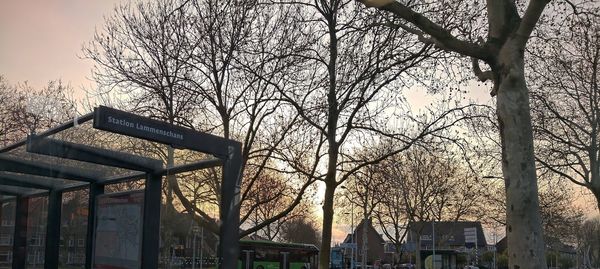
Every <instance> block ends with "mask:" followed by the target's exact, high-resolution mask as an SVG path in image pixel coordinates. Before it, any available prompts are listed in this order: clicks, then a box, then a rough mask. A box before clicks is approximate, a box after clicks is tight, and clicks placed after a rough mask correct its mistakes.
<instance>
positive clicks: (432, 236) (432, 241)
mask: <svg viewBox="0 0 600 269" xmlns="http://www.w3.org/2000/svg"><path fill="white" fill-rule="evenodd" d="M431 249H432V252H433V256H431V268H432V269H436V267H435V219H433V220H432V221H431Z"/></svg>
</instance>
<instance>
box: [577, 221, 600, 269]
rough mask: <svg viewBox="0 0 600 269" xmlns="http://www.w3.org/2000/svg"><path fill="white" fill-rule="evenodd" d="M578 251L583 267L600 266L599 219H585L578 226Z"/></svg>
mask: <svg viewBox="0 0 600 269" xmlns="http://www.w3.org/2000/svg"><path fill="white" fill-rule="evenodd" d="M578 239H579V243H578V252H579V253H580V255H581V256H582V258H583V260H582V262H581V266H583V268H597V267H598V266H600V219H598V218H595V219H590V220H587V221H585V222H584V223H583V224H582V225H581V226H580V228H579V234H578Z"/></svg>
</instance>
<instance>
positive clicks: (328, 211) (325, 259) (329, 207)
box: [319, 182, 335, 268]
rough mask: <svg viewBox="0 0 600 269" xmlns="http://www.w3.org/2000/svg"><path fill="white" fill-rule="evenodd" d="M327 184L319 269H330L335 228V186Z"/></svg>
mask: <svg viewBox="0 0 600 269" xmlns="http://www.w3.org/2000/svg"><path fill="white" fill-rule="evenodd" d="M326 184H327V186H326V187H325V198H324V201H323V237H322V241H321V252H320V255H319V268H329V259H330V255H331V251H330V250H331V229H332V227H333V197H334V194H335V186H329V185H330V184H331V183H329V182H328V183H326ZM334 184H335V183H334Z"/></svg>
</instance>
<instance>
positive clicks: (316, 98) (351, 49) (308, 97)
mask: <svg viewBox="0 0 600 269" xmlns="http://www.w3.org/2000/svg"><path fill="white" fill-rule="evenodd" d="M278 2H279V3H280V4H281V5H292V6H295V7H297V9H298V12H297V13H296V14H295V17H294V18H296V20H297V21H298V22H299V23H298V24H299V26H298V27H297V32H300V33H302V34H303V35H304V36H306V38H308V39H309V40H311V41H312V42H311V43H312V44H311V46H309V47H307V48H306V49H304V50H302V51H300V52H298V53H290V54H289V55H290V56H292V57H294V58H295V59H297V60H298V61H300V62H302V63H303V65H302V69H301V70H298V72H296V73H295V74H293V75H291V76H289V77H288V78H286V79H287V82H288V84H291V85H293V87H288V88H279V89H280V92H281V94H282V95H283V98H284V100H285V101H286V103H287V104H289V105H290V106H291V107H293V108H294V109H295V110H296V111H297V113H298V114H299V116H300V118H301V119H302V121H303V122H304V123H305V125H306V127H305V130H306V131H305V132H304V134H303V135H304V137H305V141H307V142H306V143H303V144H302V145H301V146H302V148H300V149H299V150H300V151H299V152H301V153H302V154H287V153H286V154H279V155H281V156H282V157H283V158H284V159H282V161H284V162H286V163H287V164H288V165H289V168H290V169H288V171H289V172H290V173H291V172H292V171H293V172H295V173H299V174H301V175H303V176H305V177H307V178H312V179H315V180H319V181H321V182H322V183H323V185H324V186H325V194H324V198H323V225H322V227H323V237H322V242H321V248H320V249H321V255H320V262H319V266H320V267H323V268H326V267H327V266H329V258H330V248H331V232H332V223H333V216H334V214H333V213H334V212H333V204H334V197H335V192H336V189H337V187H338V186H339V185H340V184H342V183H344V182H345V181H346V180H347V179H348V178H349V177H350V176H351V175H352V174H354V173H355V172H357V171H359V170H361V169H362V168H364V167H366V166H368V165H371V164H375V163H378V162H380V161H382V160H384V159H385V158H387V157H389V156H391V155H393V154H395V153H397V152H400V151H402V150H405V149H406V148H408V147H410V145H412V144H414V143H415V142H416V141H419V140H420V139H421V138H423V137H425V136H427V135H429V134H431V133H435V132H436V131H438V130H440V129H444V128H447V127H448V126H449V125H453V124H454V123H455V120H456V118H453V119H449V118H450V117H444V116H449V115H455V114H458V113H459V112H458V111H460V109H451V110H450V111H444V112H439V111H437V112H438V114H437V115H429V116H432V117H431V118H429V119H422V120H423V121H412V119H411V118H410V117H408V116H406V115H404V114H405V112H406V111H396V114H394V112H393V109H392V107H394V106H395V104H399V102H400V100H399V99H401V98H395V97H394V96H393V95H392V94H391V93H392V91H391V90H390V89H391V88H394V87H403V86H405V85H406V84H405V83H407V81H408V80H411V79H412V78H414V76H413V75H415V74H416V73H418V72H419V71H423V70H426V68H423V69H418V68H415V66H418V65H420V64H422V63H423V62H424V61H426V60H427V59H429V57H430V56H432V54H435V53H436V51H435V50H432V46H431V45H421V44H420V43H419V42H418V40H416V39H415V38H411V37H410V36H409V35H407V34H404V33H402V32H399V31H394V30H393V29H390V28H388V27H385V26H384V24H385V21H382V20H378V19H376V18H375V17H374V16H373V15H374V12H372V11H368V10H362V9H361V8H359V6H358V5H357V4H356V3H355V2H354V1H345V0H344V1H342V0H332V1H278ZM413 68H415V70H413ZM417 69H418V71H417ZM398 110H400V109H398ZM386 113H389V114H387V115H386ZM390 114H392V115H391V116H390ZM400 114H402V116H398V115H400ZM386 116H388V117H386ZM404 116H406V117H405V118H401V117H404ZM391 118H393V119H399V118H401V119H400V120H406V121H407V122H402V125H403V126H402V127H405V128H386V124H387V121H388V120H389V121H393V120H392V119H391ZM411 128H412V129H411ZM409 130H410V131H409ZM386 139H387V140H395V141H396V143H395V144H394V145H395V147H391V148H387V149H386V150H383V151H381V152H379V154H378V155H377V156H369V157H368V158H361V157H356V156H353V155H354V153H355V152H357V151H359V149H358V146H357V145H362V146H367V145H370V146H372V145H374V144H376V143H379V141H380V140H386ZM294 148H295V149H297V148H296V147H294ZM307 156H308V157H309V158H307Z"/></svg>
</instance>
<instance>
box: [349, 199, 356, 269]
mask: <svg viewBox="0 0 600 269" xmlns="http://www.w3.org/2000/svg"><path fill="white" fill-rule="evenodd" d="M352 197H353V194H352V193H350V200H353V198H352ZM350 226H351V228H350V229H351V230H352V231H351V233H350V246H351V247H352V251H351V252H350V254H351V255H352V256H351V257H350V268H351V269H354V242H355V241H354V236H355V235H354V234H355V233H354V203H353V201H350Z"/></svg>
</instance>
